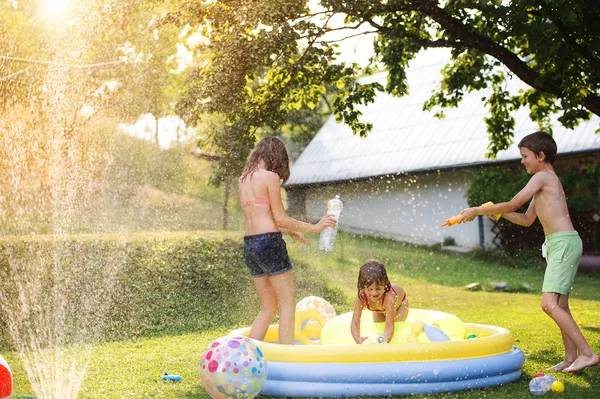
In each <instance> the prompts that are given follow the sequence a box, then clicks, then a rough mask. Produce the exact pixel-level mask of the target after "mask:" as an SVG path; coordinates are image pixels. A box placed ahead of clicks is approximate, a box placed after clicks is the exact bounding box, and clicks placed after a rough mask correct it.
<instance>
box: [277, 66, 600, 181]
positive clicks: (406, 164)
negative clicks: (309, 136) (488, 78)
mask: <svg viewBox="0 0 600 399" xmlns="http://www.w3.org/2000/svg"><path fill="white" fill-rule="evenodd" d="M447 59H448V58H447V57H444V58H443V59H439V58H438V60H433V61H430V62H429V63H422V64H421V66H416V67H412V66H411V67H410V68H409V69H408V71H407V75H408V83H409V85H410V88H409V90H410V94H409V95H407V96H404V97H402V98H396V97H392V96H391V95H389V94H386V93H379V94H378V95H377V97H376V99H375V102H374V103H372V104H369V105H368V106H366V107H361V108H360V110H361V112H362V113H363V115H362V121H365V122H371V123H372V124H373V130H372V132H371V133H370V134H369V136H368V137H366V138H361V137H359V136H358V135H353V134H352V131H351V130H350V128H349V127H348V126H346V125H344V124H337V123H336V122H335V118H334V117H333V116H331V117H330V118H329V119H328V120H327V122H326V123H325V124H324V125H323V127H322V128H321V129H320V130H319V132H318V133H317V135H316V136H315V137H314V138H313V140H312V141H311V142H310V144H309V145H308V146H307V147H306V149H305V150H304V151H303V152H302V154H301V155H300V157H299V158H298V159H297V161H296V162H295V163H294V165H293V167H292V170H291V176H290V179H289V180H288V182H287V184H286V186H290V185H303V184H314V183H326V182H333V181H344V180H351V179H364V178H369V177H373V176H381V175H387V174H397V173H418V172H420V171H427V170H436V169H450V168H456V167H466V166H474V165H480V164H486V163H492V162H494V161H492V160H490V159H488V158H485V153H486V152H487V147H488V144H489V140H488V133H487V131H486V125H485V121H484V117H486V116H488V114H489V113H488V111H487V110H486V108H485V106H484V102H482V100H481V99H482V97H483V96H489V95H490V94H491V90H486V91H479V92H472V93H466V94H465V95H464V97H463V100H462V102H461V103H460V104H459V106H458V108H452V109H445V110H444V112H445V115H446V117H445V119H441V120H440V119H437V118H434V117H433V113H434V112H429V111H423V110H422V108H423V104H424V103H425V101H426V100H427V99H428V98H429V97H430V96H431V92H432V90H433V89H434V88H435V87H437V85H438V82H439V81H440V80H441V75H440V73H439V71H440V70H441V68H442V67H443V66H444V65H445V64H446V63H447ZM369 79H373V80H376V81H379V82H380V83H382V84H383V85H385V81H386V74H385V73H380V74H377V75H375V76H373V77H370V78H369ZM521 87H523V88H526V87H528V86H526V85H525V84H524V83H522V82H521V81H520V80H518V79H516V78H515V79H513V80H512V81H510V82H508V83H507V89H508V90H509V91H510V92H512V93H515V92H516V91H517V90H518V89H519V88H521ZM528 113H529V110H528V109H526V108H521V109H520V110H519V111H518V112H516V113H514V117H515V120H516V124H515V128H514V133H515V137H514V144H513V145H512V146H511V147H510V148H509V149H508V150H506V151H501V152H500V153H499V154H498V155H497V161H511V160H519V159H520V154H519V150H518V148H517V143H518V142H519V141H520V140H521V138H522V137H523V136H525V135H527V134H529V133H533V132H535V131H537V130H539V128H538V126H537V124H536V123H534V122H532V121H531V119H530V118H529V114H528ZM599 123H600V118H598V117H597V116H594V118H592V119H591V120H590V121H589V122H584V123H581V124H580V125H579V126H578V127H577V128H575V129H574V130H567V129H566V128H564V127H563V126H562V125H560V123H558V122H556V123H554V125H553V136H554V139H555V140H556V144H557V145H558V155H559V156H560V155H565V154H568V153H576V152H592V151H600V135H599V134H594V132H595V130H596V129H597V128H598V126H599Z"/></svg>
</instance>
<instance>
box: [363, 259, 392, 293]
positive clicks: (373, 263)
mask: <svg viewBox="0 0 600 399" xmlns="http://www.w3.org/2000/svg"><path fill="white" fill-rule="evenodd" d="M373 283H376V284H378V285H383V286H385V291H386V292H387V291H388V290H389V289H390V288H391V286H392V284H391V283H390V279H389V278H388V275H387V272H386V271H385V266H384V265H383V263H381V262H379V261H378V260H375V259H371V260H368V261H367V262H366V263H365V264H364V265H362V266H361V268H360V271H359V272H358V284H356V288H358V297H359V298H360V290H362V289H363V288H366V287H368V286H370V285H371V284H373ZM361 300H362V298H361Z"/></svg>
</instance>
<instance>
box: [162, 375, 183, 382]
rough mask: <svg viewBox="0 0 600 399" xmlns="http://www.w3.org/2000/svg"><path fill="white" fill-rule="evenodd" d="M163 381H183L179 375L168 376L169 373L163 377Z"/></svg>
mask: <svg viewBox="0 0 600 399" xmlns="http://www.w3.org/2000/svg"><path fill="white" fill-rule="evenodd" d="M161 380H163V381H173V382H175V381H181V376H180V375H177V374H167V373H164V374H163V376H162V378H161Z"/></svg>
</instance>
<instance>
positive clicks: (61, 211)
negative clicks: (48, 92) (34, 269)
mask: <svg viewBox="0 0 600 399" xmlns="http://www.w3.org/2000/svg"><path fill="white" fill-rule="evenodd" d="M53 142H54V137H53V135H52V134H50V133H47V132H40V131H38V130H37V129H36V128H35V127H32V130H30V131H28V134H23V135H12V134H11V135H3V136H0V153H3V154H5V155H4V156H2V157H0V174H1V175H3V176H10V179H4V180H1V181H0V191H1V192H2V193H3V194H2V197H3V200H2V201H0V234H1V235H24V234H32V233H36V234H48V233H51V232H56V233H94V232H126V231H157V230H160V231H163V230H174V231H181V230H207V229H208V230H210V229H219V228H220V227H221V221H220V219H219V218H215V217H214V215H219V214H221V213H222V206H223V199H222V193H221V190H218V189H216V188H213V187H208V186H207V184H206V181H207V180H208V177H209V176H210V174H211V172H212V168H211V166H210V163H209V162H208V161H206V160H202V159H198V158H196V157H194V156H192V155H189V154H188V153H187V151H185V150H184V149H183V148H174V149H169V150H159V149H158V148H157V146H156V145H154V144H153V143H151V142H149V141H146V140H142V139H138V138H134V137H131V136H129V135H127V134H125V133H123V132H121V131H120V129H118V127H117V126H116V123H115V122H114V121H105V122H103V123H90V124H89V125H87V126H85V127H84V128H82V129H81V131H80V132H79V134H78V135H77V137H76V138H73V139H71V140H70V142H69V146H70V148H71V149H70V154H69V157H68V159H65V158H66V157H64V154H63V153H62V152H60V151H57V152H55V151H50V150H43V151H39V149H40V148H42V149H49V148H52V145H51V143H53ZM17 149H18V150H17ZM233 202H234V201H232V203H233ZM236 204H237V202H235V204H232V205H233V207H232V211H231V212H230V221H231V222H232V223H230V226H231V228H233V229H237V228H239V221H240V217H241V210H240V209H239V206H236ZM208 215H210V216H208Z"/></svg>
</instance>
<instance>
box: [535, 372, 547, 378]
mask: <svg viewBox="0 0 600 399" xmlns="http://www.w3.org/2000/svg"><path fill="white" fill-rule="evenodd" d="M545 375H546V374H544V373H537V374H536V375H534V376H533V378H538V377H543V376H545Z"/></svg>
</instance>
